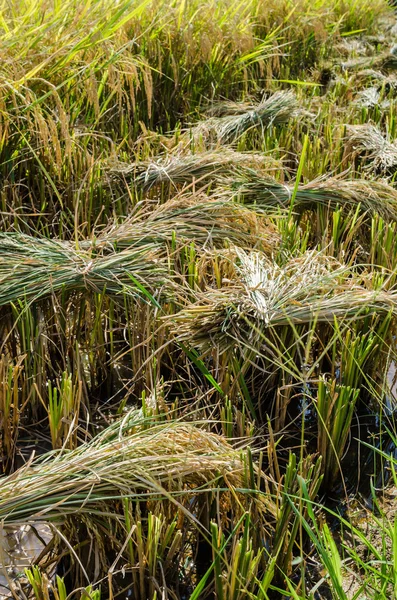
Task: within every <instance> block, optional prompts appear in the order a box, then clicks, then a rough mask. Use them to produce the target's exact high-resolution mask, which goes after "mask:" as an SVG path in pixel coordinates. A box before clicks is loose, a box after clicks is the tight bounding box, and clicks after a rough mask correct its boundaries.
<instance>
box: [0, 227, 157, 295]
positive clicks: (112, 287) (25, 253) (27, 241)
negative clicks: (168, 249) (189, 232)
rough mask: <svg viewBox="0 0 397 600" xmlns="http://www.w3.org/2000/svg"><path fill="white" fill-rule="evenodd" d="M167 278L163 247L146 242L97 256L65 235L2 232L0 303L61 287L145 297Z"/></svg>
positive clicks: (49, 292) (0, 248) (0, 237)
mask: <svg viewBox="0 0 397 600" xmlns="http://www.w3.org/2000/svg"><path fill="white" fill-rule="evenodd" d="M165 281H166V270H165V267H164V265H162V263H161V262H160V261H159V260H158V259H157V247H156V246H154V245H149V244H147V245H142V246H140V247H139V248H134V247H129V248H126V249H125V250H123V251H121V252H114V251H113V252H112V253H108V254H107V255H102V256H100V255H99V256H96V255H95V253H94V252H93V251H92V249H91V251H89V250H85V251H84V250H76V248H75V246H74V245H73V244H71V243H68V242H62V241H60V240H54V239H53V240H51V239H47V238H37V237H32V236H28V235H24V234H18V233H0V306H3V305H5V304H8V303H10V302H16V301H17V300H18V299H24V298H26V299H29V300H37V299H39V298H43V297H45V296H48V295H51V294H52V293H53V292H57V291H60V290H64V291H67V290H76V291H78V290H92V291H103V290H104V289H106V291H107V293H109V294H118V293H120V292H122V291H123V292H127V293H129V294H131V295H132V296H134V297H136V298H142V297H144V296H145V295H146V296H147V293H148V292H147V293H146V294H145V291H144V290H156V289H159V288H161V287H162V286H163V284H164V283H165Z"/></svg>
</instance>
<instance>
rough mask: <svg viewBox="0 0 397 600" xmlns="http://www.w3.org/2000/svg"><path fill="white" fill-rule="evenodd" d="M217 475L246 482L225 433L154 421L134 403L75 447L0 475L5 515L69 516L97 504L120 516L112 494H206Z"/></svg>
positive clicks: (12, 518) (13, 518) (0, 513)
mask: <svg viewBox="0 0 397 600" xmlns="http://www.w3.org/2000/svg"><path fill="white" fill-rule="evenodd" d="M226 474H227V477H225V475H226ZM218 481H222V486H223V487H224V486H225V482H227V483H228V484H229V485H233V486H235V487H237V488H239V487H240V488H241V487H242V481H243V463H242V461H241V452H240V451H239V450H237V449H234V448H233V447H232V446H231V445H230V444H229V443H228V442H227V440H226V439H225V438H223V437H222V436H219V435H217V434H214V433H209V432H207V431H204V430H203V429H202V428H201V427H200V426H197V425H195V424H192V423H183V422H181V421H169V422H166V423H158V422H157V423H156V422H155V421H152V422H149V419H146V420H145V419H143V418H142V416H141V414H140V412H139V411H138V410H135V411H132V412H130V413H128V414H127V415H126V416H125V417H124V418H123V420H122V421H118V422H115V423H114V424H113V425H111V426H110V427H108V428H107V429H105V430H104V431H103V432H102V433H100V434H98V435H97V436H96V437H94V438H93V439H92V440H91V441H90V442H87V443H84V444H82V445H81V446H79V447H78V448H76V449H75V450H71V451H68V450H65V449H63V450H60V451H53V452H50V453H48V454H46V455H43V456H41V457H39V458H37V459H35V460H33V461H29V462H28V463H27V464H26V465H25V466H23V467H22V468H21V469H19V470H18V471H17V472H15V473H13V474H12V475H11V476H9V477H0V484H1V485H0V520H1V521H2V522H3V523H13V522H16V523H20V522H23V521H26V520H29V521H30V522H32V521H42V520H43V519H45V520H47V521H48V520H53V521H64V519H65V518H66V517H67V516H68V515H71V516H72V517H73V519H75V518H76V517H77V518H78V517H80V516H82V515H84V514H86V515H88V516H90V515H92V514H93V513H95V511H98V514H102V516H104V515H106V514H107V515H108V516H113V517H115V518H119V515H118V514H115V513H113V511H112V510H111V508H110V506H109V504H110V503H111V502H113V501H115V500H118V499H123V498H130V499H131V500H132V501H139V500H140V499H142V500H145V499H150V498H151V497H154V498H157V499H161V498H164V499H165V498H170V496H171V495H172V497H174V498H178V497H182V496H186V494H187V493H190V494H201V493H203V492H205V491H207V490H208V489H209V488H210V489H211V490H213V489H214V488H216V486H217V482H218ZM107 506H108V508H106V507H107Z"/></svg>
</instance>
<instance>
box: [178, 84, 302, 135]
mask: <svg viewBox="0 0 397 600" xmlns="http://www.w3.org/2000/svg"><path fill="white" fill-rule="evenodd" d="M225 106H226V108H225ZM224 110H226V111H227V114H223V116H220V117H211V116H210V117H209V118H208V119H206V120H203V121H200V122H199V123H197V125H195V126H194V127H192V128H191V129H190V130H189V137H191V138H193V139H194V140H198V141H200V140H203V141H204V142H206V143H209V144H211V145H213V144H215V145H216V144H232V143H235V142H236V141H238V139H239V138H241V136H242V135H243V134H244V133H245V132H247V131H249V130H251V129H257V128H258V129H266V128H269V127H272V126H273V125H281V124H285V123H288V121H290V120H291V119H292V118H294V117H296V116H297V115H298V114H299V113H300V108H299V104H298V102H297V99H296V96H295V94H294V93H293V92H292V91H290V90H288V91H286V92H284V91H280V92H275V93H274V94H272V95H271V96H269V98H264V99H263V100H262V101H261V102H260V103H259V104H257V105H252V104H251V105H250V104H245V103H241V104H238V103H230V104H227V105H224V104H223V105H222V111H224Z"/></svg>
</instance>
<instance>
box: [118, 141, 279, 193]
mask: <svg viewBox="0 0 397 600" xmlns="http://www.w3.org/2000/svg"><path fill="white" fill-rule="evenodd" d="M241 166H247V167H248V166H251V167H252V166H255V168H256V169H258V170H261V169H266V171H268V170H276V169H280V168H281V165H280V163H279V162H278V161H276V160H275V159H273V158H272V157H271V156H263V155H260V154H255V153H250V152H245V153H243V152H235V151H234V150H232V149H231V148H222V150H210V151H207V152H202V153H198V154H176V155H169V156H166V157H165V158H158V159H157V160H150V161H141V162H136V163H132V164H125V165H123V164H120V165H118V166H116V167H113V168H112V169H111V170H110V172H109V174H110V175H111V176H121V177H123V178H127V179H132V180H133V182H134V185H136V186H137V187H140V188H142V189H143V190H145V191H147V190H149V189H150V188H152V187H153V186H157V185H161V184H164V183H169V184H170V185H173V186H176V185H183V184H187V183H191V182H193V181H196V182H197V183H198V184H201V185H204V184H206V183H208V182H211V181H212V180H213V179H214V177H215V175H228V174H232V173H234V172H235V171H236V168H237V167H241Z"/></svg>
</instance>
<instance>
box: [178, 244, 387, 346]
mask: <svg viewBox="0 0 397 600" xmlns="http://www.w3.org/2000/svg"><path fill="white" fill-rule="evenodd" d="M237 256H238V262H237V264H236V271H237V273H238V278H237V281H236V285H235V287H234V288H233V287H228V288H227V289H220V290H208V291H207V292H205V293H203V294H201V295H199V296H198V299H197V302H196V303H194V304H192V305H190V306H188V307H187V308H185V309H183V310H182V311H181V312H179V313H178V314H177V315H176V316H175V317H173V322H174V330H175V333H176V335H177V337H178V339H179V340H180V341H185V342H189V343H190V344H192V345H193V346H195V347H198V348H200V350H201V351H203V352H206V351H209V350H211V349H213V347H214V346H215V347H217V348H219V350H220V351H226V350H231V349H233V348H234V347H235V346H236V345H237V346H242V347H249V348H256V349H259V348H260V347H261V346H262V345H264V344H266V330H267V329H271V328H274V327H277V326H288V325H291V324H293V325H296V324H304V323H307V324H309V323H311V322H313V320H314V319H316V322H332V321H333V320H334V319H335V318H337V319H345V318H349V319H359V318H362V317H364V316H368V315H369V314H371V313H374V314H376V313H378V312H389V311H392V312H393V313H394V314H396V315H397V293H396V292H386V291H383V290H372V289H369V288H368V287H366V286H365V285H364V284H365V280H364V279H363V277H362V276H360V275H357V274H356V272H355V271H354V270H353V269H352V268H350V267H347V266H345V265H342V264H340V263H339V262H338V261H336V260H335V259H333V258H330V257H328V256H326V255H325V254H322V253H319V252H314V251H310V252H306V253H305V254H303V255H302V256H300V257H298V258H293V259H292V260H290V261H289V262H288V263H287V264H286V265H284V266H279V265H277V264H275V263H274V262H272V261H270V260H269V259H268V258H266V257H265V256H264V255H262V254H260V253H256V252H251V253H245V252H243V251H242V250H238V251H237Z"/></svg>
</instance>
